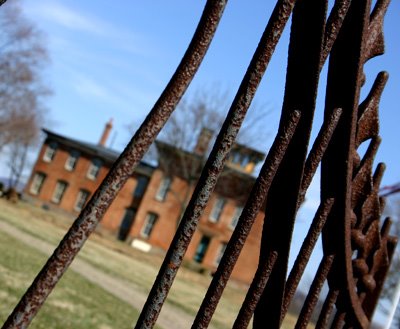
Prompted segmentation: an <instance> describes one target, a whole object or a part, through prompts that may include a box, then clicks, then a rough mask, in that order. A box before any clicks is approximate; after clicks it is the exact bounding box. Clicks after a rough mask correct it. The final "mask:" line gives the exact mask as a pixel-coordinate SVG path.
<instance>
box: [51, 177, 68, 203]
mask: <svg viewBox="0 0 400 329" xmlns="http://www.w3.org/2000/svg"><path fill="white" fill-rule="evenodd" d="M67 187H68V183H67V182H66V181H63V180H59V181H57V184H56V187H55V188H54V192H53V196H52V197H51V201H52V202H54V203H60V202H61V200H62V198H63V196H64V193H65V190H66V189H67Z"/></svg>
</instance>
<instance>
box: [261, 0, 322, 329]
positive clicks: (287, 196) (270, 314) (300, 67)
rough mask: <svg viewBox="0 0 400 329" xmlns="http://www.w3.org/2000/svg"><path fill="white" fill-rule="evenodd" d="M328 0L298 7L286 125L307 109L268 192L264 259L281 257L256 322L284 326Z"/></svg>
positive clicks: (287, 88)
mask: <svg viewBox="0 0 400 329" xmlns="http://www.w3.org/2000/svg"><path fill="white" fill-rule="evenodd" d="M326 10H327V1H325V0H322V1H321V0H320V1H311V2H310V1H298V2H297V3H296V6H295V8H294V11H293V16H292V28H291V36H290V45H289V59H288V67H287V75H286V86H285V96H284V102H283V107H282V116H281V121H280V128H279V129H281V128H282V127H283V126H284V125H285V124H284V122H285V121H286V120H287V119H288V118H289V115H290V112H291V111H293V109H296V110H299V111H300V112H301V113H302V115H301V119H300V122H299V125H298V128H297V129H296V133H295V135H294V136H293V138H292V140H291V142H290V145H289V148H288V150H287V152H286V154H285V157H284V159H283V161H282V163H281V166H280V168H279V171H278V173H277V175H276V177H275V179H274V181H273V183H272V186H271V190H270V193H269V195H268V198H267V207H266V209H267V211H266V217H265V220H264V227H263V235H262V241H261V253H260V265H259V266H262V264H263V262H265V260H266V256H267V255H268V254H269V253H270V252H271V251H276V252H277V253H278V259H277V261H276V263H275V266H274V269H273V271H272V274H271V276H270V279H269V281H268V283H267V286H266V288H265V290H264V293H263V295H262V297H261V299H260V301H259V303H258V305H257V308H256V310H255V313H254V328H255V329H261V328H266V327H268V328H279V326H280V319H281V307H282V302H283V296H284V290H285V282H286V273H287V266H288V264H287V263H288V256H289V249H290V243H291V237H292V232H293V226H294V219H295V216H296V212H297V200H298V197H299V190H300V185H301V179H302V173H303V169H304V162H305V158H306V153H307V147H308V141H309V137H310V131H311V126H312V120H313V115H314V109H315V100H316V93H317V86H318V81H319V72H320V62H321V57H320V55H321V49H322V42H323V34H324V26H325V15H326Z"/></svg>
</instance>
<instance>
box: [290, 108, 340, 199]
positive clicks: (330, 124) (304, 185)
mask: <svg viewBox="0 0 400 329" xmlns="http://www.w3.org/2000/svg"><path fill="white" fill-rule="evenodd" d="M341 114H342V110H341V109H336V110H335V111H334V112H333V113H332V115H331V116H330V117H329V119H328V120H324V123H323V124H322V127H321V130H320V131H319V133H318V136H317V138H316V139H315V142H314V144H313V146H312V148H311V151H310V153H309V155H308V156H307V160H306V163H305V165H304V173H303V179H302V181H301V187H300V195H299V200H298V201H297V206H298V207H300V205H301V204H302V203H303V201H304V198H305V196H306V193H307V189H308V187H309V186H310V184H311V181H312V179H313V177H314V174H315V172H316V171H317V168H318V165H319V163H320V162H321V159H322V157H323V155H324V153H325V151H326V148H327V147H328V144H329V141H330V140H331V137H332V135H333V132H334V131H335V128H336V125H337V124H338V122H339V119H340V116H341Z"/></svg>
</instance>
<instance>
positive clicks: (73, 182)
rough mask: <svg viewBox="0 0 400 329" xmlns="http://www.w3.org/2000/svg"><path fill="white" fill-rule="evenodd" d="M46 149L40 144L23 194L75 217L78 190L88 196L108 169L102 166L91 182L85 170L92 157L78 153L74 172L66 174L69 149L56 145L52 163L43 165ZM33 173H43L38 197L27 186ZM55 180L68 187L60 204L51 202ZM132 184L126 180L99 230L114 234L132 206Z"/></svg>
mask: <svg viewBox="0 0 400 329" xmlns="http://www.w3.org/2000/svg"><path fill="white" fill-rule="evenodd" d="M46 148H47V144H44V145H43V146H42V148H41V150H40V152H39V156H38V159H37V162H36V164H35V165H34V167H33V169H32V174H31V177H30V179H29V181H28V183H27V185H26V187H25V193H26V194H28V195H31V196H33V197H35V198H37V199H39V200H41V201H43V202H44V203H46V204H48V205H50V206H57V207H59V208H61V209H63V210H66V211H68V212H71V213H74V214H76V215H78V213H79V212H78V211H76V210H75V209H74V206H75V202H76V198H77V195H78V193H79V190H81V189H84V190H87V191H89V192H90V196H91V195H92V194H93V193H94V191H95V190H96V189H97V187H98V185H99V184H100V182H101V181H102V180H103V179H104V177H105V176H106V174H107V172H108V170H109V167H108V166H106V165H103V166H102V167H101V169H100V172H99V174H98V176H97V178H96V179H95V180H92V179H90V178H88V177H87V171H88V169H89V167H90V165H91V162H92V158H93V157H90V156H88V155H85V154H82V153H81V154H80V157H79V159H78V161H77V163H76V166H75V168H74V170H73V171H68V170H67V169H65V167H64V166H65V162H66V161H67V159H68V157H69V154H70V149H68V148H66V147H64V146H63V145H58V148H57V151H56V153H55V156H54V158H53V160H52V161H51V162H46V161H44V160H43V155H44V153H45V150H46ZM37 172H41V173H44V174H46V179H45V181H44V183H43V186H42V188H41V190H40V193H39V194H38V195H32V193H31V192H30V187H31V184H32V180H33V177H34V175H35V173H37ZM58 180H63V181H66V182H67V183H68V187H67V189H66V191H65V193H64V195H63V197H62V199H61V202H60V203H59V204H55V203H54V202H53V201H52V200H51V199H52V196H53V193H54V189H55V187H56V184H57V181H58ZM136 183H137V180H136V179H135V178H134V177H132V178H129V179H128V181H127V183H126V184H125V186H124V187H123V188H122V190H121V191H120V193H119V196H118V197H117V198H116V200H115V201H114V202H113V204H112V205H111V206H110V208H109V209H108V211H107V212H106V214H105V216H104V219H103V221H102V222H101V225H102V226H103V227H105V228H107V229H109V230H111V231H113V232H117V231H118V229H119V224H120V222H121V219H122V218H123V216H124V214H125V209H126V208H128V207H129V206H130V205H131V203H132V199H133V191H134V188H135V187H136ZM90 196H89V198H90Z"/></svg>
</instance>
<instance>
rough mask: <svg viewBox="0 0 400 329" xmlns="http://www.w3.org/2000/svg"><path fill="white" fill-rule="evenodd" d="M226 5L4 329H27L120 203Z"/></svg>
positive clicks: (208, 12) (212, 11)
mask: <svg viewBox="0 0 400 329" xmlns="http://www.w3.org/2000/svg"><path fill="white" fill-rule="evenodd" d="M225 5H226V0H218V1H217V0H209V1H207V3H206V5H205V8H204V12H203V14H202V17H201V19H200V22H199V24H198V27H197V29H196V31H195V33H194V35H193V38H192V40H191V42H190V44H189V46H188V49H187V50H186V52H185V54H184V56H183V58H182V60H181V62H180V63H179V65H178V68H177V70H176V71H175V73H174V74H173V76H172V77H171V80H170V81H169V83H168V84H167V86H166V88H165V89H164V91H163V92H162V94H161V95H160V98H159V99H158V100H157V102H156V103H155V105H154V107H153V109H152V110H151V112H150V113H149V115H148V116H147V118H146V119H145V121H144V122H143V123H142V125H141V126H140V128H139V129H138V131H137V132H136V133H135V135H134V136H133V137H132V139H131V141H130V142H129V144H128V145H127V146H126V148H125V150H124V151H123V152H122V154H121V155H120V156H119V158H118V159H117V161H116V162H115V164H114V165H113V167H112V168H111V170H110V171H109V173H108V174H107V176H106V178H105V179H104V180H103V182H102V183H101V184H100V186H99V188H98V189H97V190H96V192H95V193H94V194H93V196H92V198H91V199H90V200H89V202H88V204H87V205H86V206H85V208H84V209H83V210H82V212H81V214H80V215H79V216H78V218H77V219H76V220H75V222H74V223H73V225H72V226H71V228H70V229H69V231H68V232H67V234H66V235H65V237H64V238H63V240H62V241H61V242H60V244H59V246H58V247H57V248H56V250H55V251H54V253H53V255H52V256H51V257H50V258H49V259H48V261H47V263H46V264H45V265H44V267H43V268H42V270H41V271H40V273H39V274H38V275H37V277H36V278H35V280H34V281H33V283H32V285H31V286H30V287H29V288H28V290H27V292H26V293H25V294H24V296H23V297H22V298H21V300H20V302H19V303H18V305H17V306H16V307H15V309H14V311H13V312H12V313H11V314H10V316H9V317H8V319H7V321H6V322H5V323H4V325H3V328H26V327H27V326H28V325H29V323H30V322H31V321H32V319H33V317H34V316H35V315H36V313H37V312H38V311H39V309H40V307H41V306H42V305H43V303H44V301H45V300H46V298H47V296H48V295H49V294H50V292H51V291H52V289H53V288H54V286H55V285H56V284H57V282H58V281H59V279H60V278H61V276H62V275H63V274H64V272H65V271H66V270H67V268H68V266H69V265H70V264H71V262H72V261H73V259H74V257H75V256H76V254H77V253H78V252H79V250H80V249H81V248H82V246H83V244H84V243H85V241H86V240H87V238H88V237H89V235H90V234H91V233H92V232H93V231H94V230H95V228H96V226H97V224H98V223H99V221H100V220H101V219H102V217H103V216H104V213H105V212H106V210H107V209H108V207H109V206H110V204H111V203H112V201H113V200H114V199H115V197H116V195H117V194H118V192H119V191H120V190H121V188H122V186H123V185H124V184H125V182H126V181H127V179H128V178H129V177H130V176H131V175H132V174H133V171H134V169H135V167H136V166H137V165H138V163H139V161H140V159H141V158H142V157H143V155H144V154H145V153H146V151H147V150H148V148H149V147H150V145H151V143H152V142H153V141H154V140H155V138H156V136H157V134H158V133H159V131H160V130H161V128H162V127H163V125H164V124H165V122H166V121H167V120H168V118H169V116H170V115H171V113H172V111H173V110H174V109H175V107H176V105H177V104H178V102H179V100H180V99H181V97H182V95H183V94H184V92H185V91H186V89H187V87H188V86H189V84H190V82H191V81H192V79H193V77H194V75H195V73H196V72H197V69H198V68H199V66H200V64H201V62H202V60H203V58H204V56H205V54H206V52H207V49H208V47H209V45H210V43H211V40H212V38H213V36H214V33H215V31H216V29H217V26H218V23H219V20H220V18H221V16H222V13H223V11H224V8H225Z"/></svg>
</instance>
